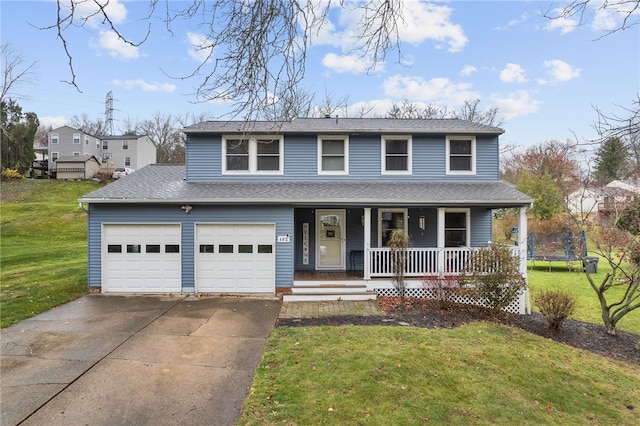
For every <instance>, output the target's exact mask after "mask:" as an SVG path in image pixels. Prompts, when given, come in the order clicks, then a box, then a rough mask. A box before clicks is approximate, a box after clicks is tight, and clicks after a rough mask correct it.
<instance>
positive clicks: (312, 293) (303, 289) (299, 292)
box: [282, 283, 376, 302]
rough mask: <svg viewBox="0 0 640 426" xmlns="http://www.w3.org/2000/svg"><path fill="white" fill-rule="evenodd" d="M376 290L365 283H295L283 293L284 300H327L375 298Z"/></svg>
mask: <svg viewBox="0 0 640 426" xmlns="http://www.w3.org/2000/svg"><path fill="white" fill-rule="evenodd" d="M375 299H376V292H375V291H369V290H367V286H366V285H364V284H335V283H334V284H313V285H294V286H293V287H292V288H291V293H285V294H283V295H282V301H283V302H327V301H337V300H375Z"/></svg>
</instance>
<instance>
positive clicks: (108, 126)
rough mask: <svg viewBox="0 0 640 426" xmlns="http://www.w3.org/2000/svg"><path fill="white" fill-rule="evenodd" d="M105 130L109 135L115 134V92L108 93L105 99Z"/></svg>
mask: <svg viewBox="0 0 640 426" xmlns="http://www.w3.org/2000/svg"><path fill="white" fill-rule="evenodd" d="M104 115H105V120H104V130H105V132H106V134H107V135H110V136H111V135H113V93H112V92H109V93H107V98H106V99H105V101H104Z"/></svg>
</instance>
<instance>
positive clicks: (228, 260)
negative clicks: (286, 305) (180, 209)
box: [195, 223, 275, 293]
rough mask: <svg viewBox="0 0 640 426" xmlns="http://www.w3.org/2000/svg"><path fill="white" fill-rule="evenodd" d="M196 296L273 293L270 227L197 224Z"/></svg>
mask: <svg viewBox="0 0 640 426" xmlns="http://www.w3.org/2000/svg"><path fill="white" fill-rule="evenodd" d="M195 258H196V267H195V271H196V277H195V286H196V292H198V293H274V292H275V226H274V225H273V224H228V223H225V224H197V225H196V247H195Z"/></svg>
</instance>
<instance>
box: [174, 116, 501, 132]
mask: <svg viewBox="0 0 640 426" xmlns="http://www.w3.org/2000/svg"><path fill="white" fill-rule="evenodd" d="M183 130H184V132H185V133H187V134H192V133H209V132H212V133H245V132H246V133H279V134H286V133H348V134H354V133H411V134H442V133H457V134H467V133H468V134H492V135H499V134H502V133H504V130H503V129H501V128H499V127H493V126H487V125H485V124H480V123H473V122H471V121H467V120H459V119H425V120H416V119H395V118H339V117H338V118H336V117H332V118H296V119H293V120H291V121H249V122H245V121H203V122H201V123H197V124H194V125H191V126H188V127H185V128H184V129H183Z"/></svg>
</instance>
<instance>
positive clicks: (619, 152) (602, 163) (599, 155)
mask: <svg viewBox="0 0 640 426" xmlns="http://www.w3.org/2000/svg"><path fill="white" fill-rule="evenodd" d="M629 157H630V153H629V150H628V148H627V147H626V146H625V145H624V143H622V141H621V140H620V138H609V139H607V140H605V141H604V142H602V144H601V145H600V148H599V149H598V152H596V157H595V162H596V169H595V179H596V181H597V182H598V183H601V184H603V185H606V184H608V183H609V182H611V181H613V180H621V179H625V178H626V177H627V170H628V162H629Z"/></svg>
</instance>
